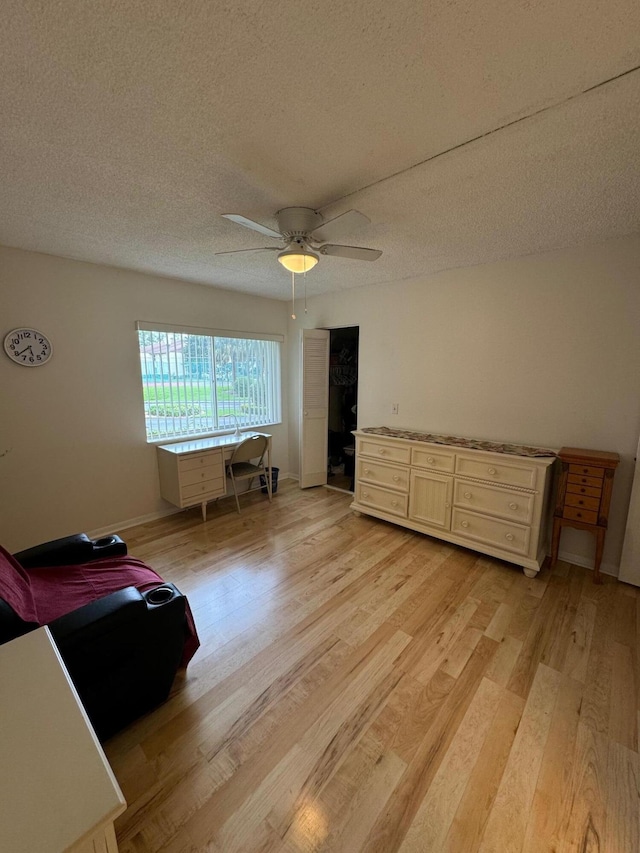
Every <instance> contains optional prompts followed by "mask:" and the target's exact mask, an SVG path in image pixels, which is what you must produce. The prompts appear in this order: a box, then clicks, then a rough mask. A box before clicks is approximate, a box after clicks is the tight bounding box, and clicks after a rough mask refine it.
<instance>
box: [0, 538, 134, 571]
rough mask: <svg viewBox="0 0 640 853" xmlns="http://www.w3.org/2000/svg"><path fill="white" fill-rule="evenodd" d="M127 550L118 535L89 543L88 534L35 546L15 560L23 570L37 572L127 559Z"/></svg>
mask: <svg viewBox="0 0 640 853" xmlns="http://www.w3.org/2000/svg"><path fill="white" fill-rule="evenodd" d="M126 553H127V546H126V544H125V542H123V540H122V539H121V538H120V537H119V536H116V535H115V534H112V535H110V536H102V537H100V538H99V539H89V537H88V536H87V534H86V533H76V534H74V535H73V536H63V537H62V538H61V539H53V540H52V541H51V542H44V543H43V544H42V545H35V546H34V547H33V548H27V549H26V550H24V551H19V552H18V553H17V554H14V555H13V556H14V557H15V558H16V560H17V561H18V562H19V563H20V565H21V566H22V567H23V568H24V569H36V568H39V567H41V566H71V565H77V564H78V563H89V562H91V561H92V560H99V559H101V558H102V557H116V556H125V555H126Z"/></svg>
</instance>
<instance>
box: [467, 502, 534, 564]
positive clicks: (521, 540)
mask: <svg viewBox="0 0 640 853" xmlns="http://www.w3.org/2000/svg"><path fill="white" fill-rule="evenodd" d="M451 530H452V531H453V532H454V533H457V534H458V535H459V536H464V538H465V539H472V540H473V541H474V542H483V543H484V544H486V545H492V546H494V547H495V548H500V549H501V550H503V551H512V552H513V553H515V554H522V555H526V554H528V552H529V536H530V529H529V528H528V527H522V526H520V525H519V524H511V523H510V522H508V521H500V520H499V519H497V518H488V517H487V516H484V515H476V514H475V513H473V512H465V510H461V509H457V508H454V510H453V515H452V520H451Z"/></svg>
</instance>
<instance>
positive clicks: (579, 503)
mask: <svg viewBox="0 0 640 853" xmlns="http://www.w3.org/2000/svg"><path fill="white" fill-rule="evenodd" d="M564 504H565V506H575V507H578V509H592V510H593V511H594V512H597V511H598V509H599V508H600V498H587V497H583V496H582V495H572V494H570V493H569V492H567V494H566V495H565V498H564Z"/></svg>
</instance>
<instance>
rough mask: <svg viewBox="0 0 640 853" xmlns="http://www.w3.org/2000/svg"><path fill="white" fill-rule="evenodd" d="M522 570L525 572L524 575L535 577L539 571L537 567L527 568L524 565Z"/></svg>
mask: <svg viewBox="0 0 640 853" xmlns="http://www.w3.org/2000/svg"><path fill="white" fill-rule="evenodd" d="M522 571H523V572H524V576H525V577H526V578H535V576H536V575H537V574H538V572H537V571H536V570H535V569H527V568H525V567H524V566H523V567H522Z"/></svg>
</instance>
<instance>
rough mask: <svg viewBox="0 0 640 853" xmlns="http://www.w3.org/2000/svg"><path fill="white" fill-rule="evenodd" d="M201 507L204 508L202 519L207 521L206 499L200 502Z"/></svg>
mask: <svg viewBox="0 0 640 853" xmlns="http://www.w3.org/2000/svg"><path fill="white" fill-rule="evenodd" d="M200 509H201V510H202V520H203V521H206V520H207V502H206V501H202V503H201V504H200Z"/></svg>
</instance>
